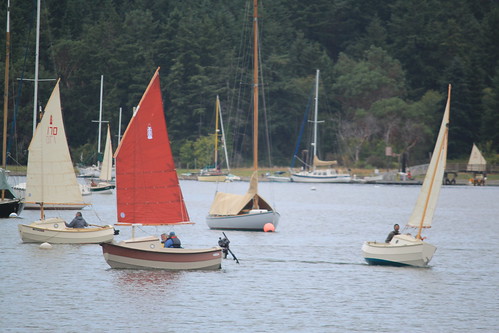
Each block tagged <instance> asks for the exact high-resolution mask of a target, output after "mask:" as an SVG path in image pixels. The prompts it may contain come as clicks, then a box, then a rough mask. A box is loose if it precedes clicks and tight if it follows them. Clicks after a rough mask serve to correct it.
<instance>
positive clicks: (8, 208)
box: [0, 199, 24, 218]
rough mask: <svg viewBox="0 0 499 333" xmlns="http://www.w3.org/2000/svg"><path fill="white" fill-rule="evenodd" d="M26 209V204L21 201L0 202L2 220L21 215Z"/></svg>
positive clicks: (7, 200) (6, 200)
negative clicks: (12, 215)
mask: <svg viewBox="0 0 499 333" xmlns="http://www.w3.org/2000/svg"><path fill="white" fill-rule="evenodd" d="M23 209H24V202H23V201H22V200H21V199H4V200H0V218H5V217H9V216H10V214H12V213H15V214H17V215H19V214H21V212H22V211H23Z"/></svg>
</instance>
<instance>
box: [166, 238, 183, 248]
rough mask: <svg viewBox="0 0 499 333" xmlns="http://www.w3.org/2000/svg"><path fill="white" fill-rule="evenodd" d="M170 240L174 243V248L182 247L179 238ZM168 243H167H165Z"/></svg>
mask: <svg viewBox="0 0 499 333" xmlns="http://www.w3.org/2000/svg"><path fill="white" fill-rule="evenodd" d="M168 239H171V240H172V242H173V247H176V248H179V247H181V246H180V245H181V243H180V239H178V238H177V236H172V237H169V238H168ZM165 243H166V242H165Z"/></svg>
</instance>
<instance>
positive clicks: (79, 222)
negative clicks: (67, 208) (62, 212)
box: [64, 212, 88, 228]
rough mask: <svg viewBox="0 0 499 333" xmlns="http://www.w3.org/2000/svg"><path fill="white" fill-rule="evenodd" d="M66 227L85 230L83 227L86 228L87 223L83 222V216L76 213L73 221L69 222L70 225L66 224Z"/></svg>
mask: <svg viewBox="0 0 499 333" xmlns="http://www.w3.org/2000/svg"><path fill="white" fill-rule="evenodd" d="M64 223H66V222H64ZM66 227H68V228H85V227H88V223H87V221H85V219H84V218H83V216H81V213H80V212H77V213H76V216H75V218H74V219H73V221H71V223H70V224H67V223H66Z"/></svg>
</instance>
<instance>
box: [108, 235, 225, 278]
mask: <svg viewBox="0 0 499 333" xmlns="http://www.w3.org/2000/svg"><path fill="white" fill-rule="evenodd" d="M100 245H101V246H102V253H103V255H104V259H105V260H106V262H107V263H108V265H109V266H111V268H121V269H161V270H172V271H179V270H216V269H220V268H221V267H222V249H221V248H220V247H212V248H207V249H182V248H180V249H176V248H164V247H163V244H161V242H160V241H159V239H157V238H156V237H146V238H143V239H140V238H139V239H132V240H127V241H121V242H119V243H116V242H112V243H102V244H100Z"/></svg>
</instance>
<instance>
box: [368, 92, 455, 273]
mask: <svg viewBox="0 0 499 333" xmlns="http://www.w3.org/2000/svg"><path fill="white" fill-rule="evenodd" d="M450 95H451V86H450V85H449V89H448V97H447V104H446V107H445V112H444V116H443V119H442V123H441V125H440V130H439V133H438V137H437V142H436V144H435V148H434V150H433V155H432V157H431V161H430V165H429V167H428V171H427V173H426V176H425V179H424V181H423V185H422V187H421V191H420V193H419V196H418V199H417V202H416V206H415V207H414V210H413V212H412V215H411V217H410V219H409V222H408V223H407V226H408V227H411V228H417V230H418V232H417V234H416V236H412V235H410V234H399V235H395V236H394V237H393V238H392V240H391V241H390V242H389V243H379V242H365V243H364V244H363V245H362V255H363V257H364V259H365V260H366V262H367V263H368V264H372V265H391V266H416V267H425V266H427V265H428V263H429V262H430V260H431V259H432V257H433V254H434V253H435V251H436V249H437V248H436V247H435V246H434V245H432V244H430V243H427V242H425V241H424V240H423V239H424V238H423V237H422V236H421V233H422V231H423V229H424V228H430V227H431V223H432V220H433V214H434V212H435V209H436V206H437V200H438V196H439V193H440V188H441V187H442V181H443V177H444V171H445V165H446V160H447V144H448V133H449V113H450Z"/></svg>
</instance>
